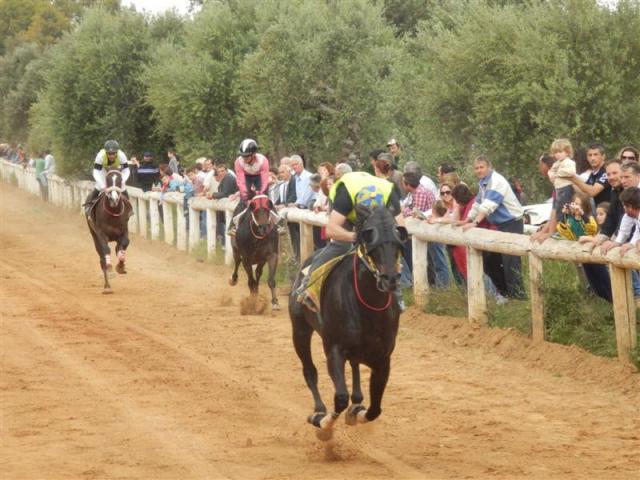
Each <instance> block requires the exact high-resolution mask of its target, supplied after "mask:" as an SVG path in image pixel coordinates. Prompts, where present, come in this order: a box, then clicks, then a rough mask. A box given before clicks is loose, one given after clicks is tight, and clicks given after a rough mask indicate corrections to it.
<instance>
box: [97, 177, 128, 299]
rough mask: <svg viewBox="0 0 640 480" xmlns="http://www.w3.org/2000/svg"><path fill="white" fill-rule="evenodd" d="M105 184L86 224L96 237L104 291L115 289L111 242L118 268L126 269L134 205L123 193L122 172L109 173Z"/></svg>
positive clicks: (119, 269)
mask: <svg viewBox="0 0 640 480" xmlns="http://www.w3.org/2000/svg"><path fill="white" fill-rule="evenodd" d="M106 185H107V187H106V188H105V190H104V191H102V192H101V193H100V195H99V196H98V199H97V201H96V202H95V204H94V205H93V206H90V207H88V208H89V211H88V212H87V224H88V225H89V231H90V232H91V236H92V237H93V243H94V245H95V247H96V251H97V252H98V256H99V257H100V267H101V268H102V272H103V274H104V289H103V291H102V293H112V290H111V285H110V284H109V274H110V273H111V272H112V271H113V265H112V263H111V249H110V248H109V242H116V255H117V257H118V264H117V265H116V272H118V273H120V274H124V273H127V271H126V269H125V251H126V250H127V247H128V246H129V225H128V222H129V217H130V216H131V213H132V207H131V203H130V202H129V200H128V199H127V198H126V197H125V196H124V194H123V189H122V174H121V173H120V171H118V170H111V171H109V172H107V174H106Z"/></svg>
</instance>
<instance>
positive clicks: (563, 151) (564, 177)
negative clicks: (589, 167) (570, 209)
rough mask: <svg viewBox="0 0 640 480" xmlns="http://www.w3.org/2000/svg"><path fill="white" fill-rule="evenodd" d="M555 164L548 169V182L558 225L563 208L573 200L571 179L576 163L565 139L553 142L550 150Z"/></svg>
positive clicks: (570, 147)
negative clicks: (553, 192) (553, 195)
mask: <svg viewBox="0 0 640 480" xmlns="http://www.w3.org/2000/svg"><path fill="white" fill-rule="evenodd" d="M550 152H551V155H552V156H553V158H554V159H555V163H554V164H553V165H552V166H551V168H550V169H549V173H548V175H549V180H551V183H553V189H554V190H555V200H554V203H553V205H554V211H555V213H556V220H557V221H558V223H560V222H561V221H562V220H563V218H564V215H565V214H564V212H563V208H564V206H565V205H566V204H568V203H571V201H572V198H573V183H572V182H571V178H572V177H574V176H575V175H576V162H574V161H573V160H572V159H571V157H572V156H573V147H572V146H571V142H570V141H569V140H567V139H566V138H559V139H557V140H554V141H553V143H552V144H551V148H550Z"/></svg>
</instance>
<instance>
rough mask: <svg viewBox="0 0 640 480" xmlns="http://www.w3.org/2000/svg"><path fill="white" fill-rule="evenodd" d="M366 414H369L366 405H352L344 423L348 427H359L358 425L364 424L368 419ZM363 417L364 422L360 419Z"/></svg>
mask: <svg viewBox="0 0 640 480" xmlns="http://www.w3.org/2000/svg"><path fill="white" fill-rule="evenodd" d="M366 413H367V408H366V407H365V406H364V405H362V404H360V403H356V404H354V405H350V406H349V408H348V410H347V413H346V415H345V416H344V421H345V422H346V424H347V425H351V426H353V425H357V424H358V423H364V421H366V418H365V414H366ZM361 415H362V418H363V419H364V421H363V420H362V419H360V416H361Z"/></svg>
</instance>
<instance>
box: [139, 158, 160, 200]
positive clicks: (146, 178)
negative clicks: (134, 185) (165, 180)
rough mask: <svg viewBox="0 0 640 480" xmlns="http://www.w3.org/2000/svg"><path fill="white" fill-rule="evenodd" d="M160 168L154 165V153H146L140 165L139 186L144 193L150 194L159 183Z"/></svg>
mask: <svg viewBox="0 0 640 480" xmlns="http://www.w3.org/2000/svg"><path fill="white" fill-rule="evenodd" d="M158 175H159V171H158V167H157V166H155V165H154V164H153V153H151V152H144V154H143V155H142V162H140V164H139V165H138V186H139V187H140V188H141V189H142V191H143V192H149V191H150V190H151V187H153V184H154V183H156V182H157V181H158Z"/></svg>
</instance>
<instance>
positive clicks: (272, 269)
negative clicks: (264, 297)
mask: <svg viewBox="0 0 640 480" xmlns="http://www.w3.org/2000/svg"><path fill="white" fill-rule="evenodd" d="M277 268H278V254H277V253H272V254H270V255H269V280H268V281H267V284H268V285H269V289H271V308H272V309H274V310H278V309H280V305H278V297H277V295H276V270H277Z"/></svg>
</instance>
